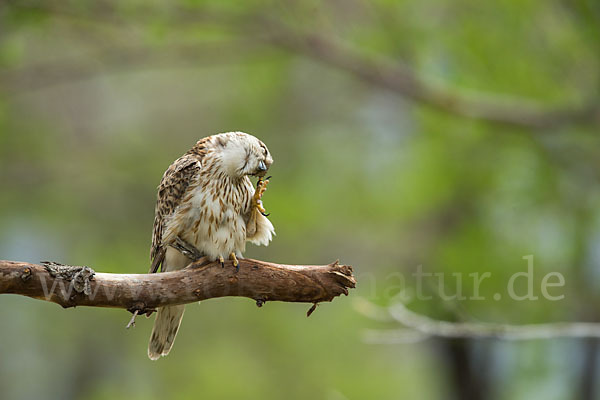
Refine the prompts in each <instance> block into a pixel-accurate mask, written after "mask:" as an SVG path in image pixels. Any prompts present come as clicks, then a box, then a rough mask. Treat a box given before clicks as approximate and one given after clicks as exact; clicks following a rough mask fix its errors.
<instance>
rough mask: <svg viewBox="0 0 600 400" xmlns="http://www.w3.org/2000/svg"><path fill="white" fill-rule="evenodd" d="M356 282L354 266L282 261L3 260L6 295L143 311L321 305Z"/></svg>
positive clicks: (0, 284)
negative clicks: (106, 264)
mask: <svg viewBox="0 0 600 400" xmlns="http://www.w3.org/2000/svg"><path fill="white" fill-rule="evenodd" d="M355 285H356V280H355V278H354V276H353V275H352V267H350V266H348V265H340V264H339V263H338V262H337V261H336V262H334V263H331V264H329V265H317V266H304V265H282V264H275V263H270V262H266V261H259V260H252V259H247V258H246V259H243V260H240V261H239V271H236V268H235V267H234V266H233V265H232V264H231V262H229V261H228V262H226V263H225V267H221V264H220V263H218V262H207V260H206V259H204V258H203V259H200V260H198V261H196V262H194V263H192V264H190V265H189V266H188V267H186V268H184V269H182V270H179V271H175V272H164V273H158V274H109V273H96V272H95V271H93V270H92V269H91V268H88V267H82V266H67V265H61V264H56V263H44V264H43V265H39V264H30V263H26V262H16V261H0V294H18V295H23V296H28V297H32V298H36V299H40V300H46V301H51V302H54V303H57V304H60V305H61V306H63V307H65V308H66V307H75V306H91V307H113V308H124V309H127V310H129V311H130V312H135V311H137V312H138V313H139V314H143V313H147V314H149V313H151V312H152V311H154V310H155V309H156V308H157V307H162V306H167V305H175V304H186V303H192V302H196V301H200V300H207V299H210V298H215V297H224V296H241V297H248V298H251V299H253V300H255V301H256V304H257V305H258V306H259V307H260V306H262V304H264V303H265V302H266V301H287V302H302V303H313V304H317V303H320V302H323V301H331V300H333V298H334V297H336V296H339V295H340V294H342V293H343V294H345V295H348V289H349V288H354V287H355Z"/></svg>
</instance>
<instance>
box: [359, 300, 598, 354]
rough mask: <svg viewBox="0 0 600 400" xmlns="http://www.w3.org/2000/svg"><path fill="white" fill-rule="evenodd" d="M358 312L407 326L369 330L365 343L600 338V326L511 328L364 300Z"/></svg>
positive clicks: (568, 324) (564, 324)
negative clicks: (436, 316)
mask: <svg viewBox="0 0 600 400" xmlns="http://www.w3.org/2000/svg"><path fill="white" fill-rule="evenodd" d="M356 308H357V310H358V311H359V312H360V313H362V314H364V315H367V316H369V317H371V318H373V319H376V320H378V321H383V320H385V319H386V318H385V317H386V316H387V317H388V318H389V319H388V320H391V321H395V322H399V323H400V324H402V325H403V326H404V328H401V329H393V330H387V331H386V330H370V331H367V332H366V334H365V340H366V341H367V342H370V343H385V344H390V343H413V342H416V341H419V340H425V339H428V338H430V337H443V338H452V339H456V338H470V339H486V338H487V339H501V340H534V339H555V338H565V337H569V338H600V323H593V322H555V323H547V324H527V325H509V324H496V323H489V322H449V321H440V320H436V319H433V318H430V317H427V316H425V315H421V314H418V313H415V312H414V311H411V310H409V309H408V308H407V307H406V306H405V305H404V304H403V303H401V302H399V303H396V304H394V305H393V306H391V307H389V308H386V309H383V308H382V307H378V306H376V305H374V304H372V303H370V302H368V301H366V300H364V299H361V300H358V301H357V302H356Z"/></svg>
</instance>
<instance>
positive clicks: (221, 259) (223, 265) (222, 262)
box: [219, 256, 225, 268]
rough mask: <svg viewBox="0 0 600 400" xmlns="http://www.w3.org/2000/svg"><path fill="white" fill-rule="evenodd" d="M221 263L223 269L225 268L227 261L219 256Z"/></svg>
mask: <svg viewBox="0 0 600 400" xmlns="http://www.w3.org/2000/svg"><path fill="white" fill-rule="evenodd" d="M219 262H220V263H221V268H225V259H224V258H223V256H219Z"/></svg>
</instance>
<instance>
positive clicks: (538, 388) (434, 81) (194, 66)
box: [0, 0, 600, 400]
mask: <svg viewBox="0 0 600 400" xmlns="http://www.w3.org/2000/svg"><path fill="white" fill-rule="evenodd" d="M599 88H600V3H598V2H597V1H594V0H496V1H475V0H452V1H449V0H426V1H423V0H397V1H390V0H367V1H358V0H347V1H346V0H344V1H328V2H318V1H304V0H302V1H301V0H295V1H289V2H277V1H267V2H262V1H246V2H227V1H225V2H222V1H193V0H188V1H167V0H152V1H138V0H124V1H116V0H115V1H105V0H101V1H87V0H85V1H84V0H73V1H67V0H61V1H50V0H48V1H27V0H22V1H18V0H15V1H3V2H1V3H0V183H1V187H0V258H2V259H9V260H20V261H32V262H38V261H40V260H47V259H50V260H54V261H58V262H63V263H68V264H75V265H88V266H91V267H93V268H95V269H96V270H97V271H103V272H122V273H126V272H128V273H143V272H146V271H147V269H148V266H149V255H148V253H149V246H150V236H151V230H152V222H153V213H154V202H155V195H156V194H155V193H156V186H157V185H158V182H159V180H160V177H161V175H162V173H163V171H164V170H165V169H166V167H167V166H168V165H169V164H170V163H171V162H172V161H173V160H174V159H175V158H177V157H179V156H180V155H181V154H182V153H184V152H185V151H186V150H187V149H188V148H189V147H191V146H192V145H193V144H194V143H195V142H196V141H197V140H198V139H200V138H201V137H204V136H207V135H210V134H213V133H218V132H224V131H232V130H242V131H246V132H249V133H252V134H254V135H256V136H258V137H259V138H261V139H262V140H263V141H264V142H265V143H266V144H267V145H268V146H269V148H270V151H271V153H272V154H273V156H274V158H275V163H274V165H273V167H272V170H271V173H272V175H273V178H272V180H271V184H270V187H269V190H268V192H267V193H266V195H265V199H264V200H265V204H266V206H267V208H268V210H269V211H270V212H271V213H272V214H271V220H272V221H273V223H274V225H275V227H276V230H277V237H276V238H275V240H274V241H273V242H272V244H271V245H270V246H269V247H268V248H258V247H255V246H249V248H248V251H247V255H248V256H250V257H253V258H261V259H265V260H272V261H278V262H282V263H297V264H324V263H329V262H331V261H334V260H335V259H338V258H339V259H340V260H341V262H343V263H346V264H351V265H353V266H354V267H355V272H356V276H357V278H358V282H359V284H358V288H357V289H356V290H353V291H352V292H351V294H350V296H349V297H342V298H338V299H336V300H334V301H333V302H332V303H327V304H322V305H321V306H320V307H319V308H318V309H317V310H316V312H315V313H314V314H313V315H312V316H311V317H310V318H308V319H307V318H306V311H307V309H308V307H309V305H306V304H287V303H267V304H266V305H265V306H264V307H263V308H260V309H259V308H257V307H256V306H255V305H254V303H253V302H252V301H251V300H249V299H240V298H224V299H216V300H210V301H206V302H203V303H202V304H199V305H198V304H192V305H189V306H188V308H187V312H186V318H185V319H184V322H183V325H182V329H181V331H180V333H179V336H178V339H177V342H176V344H175V347H174V350H173V351H172V353H171V354H170V355H169V356H168V357H167V358H164V359H161V360H160V361H158V362H151V361H149V360H148V358H147V356H146V346H147V341H148V337H149V334H150V330H151V326H152V320H147V319H144V318H140V319H138V323H137V326H136V327H135V329H130V330H126V329H125V325H126V323H127V322H128V320H129V317H130V315H129V314H128V313H126V312H124V311H122V310H110V309H97V308H77V309H69V310H62V309H61V308H60V307H58V306H56V305H55V304H50V303H45V302H41V301H34V300H31V299H27V298H24V297H17V296H1V297H0V321H1V323H0V397H1V398H3V399H33V398H43V399H120V398H126V399H129V400H133V399H144V400H148V399H159V398H173V399H187V398H192V397H194V398H205V399H234V398H235V399H240V398H241V399H282V398H286V399H307V398H311V399H331V400H338V399H339V400H342V399H349V400H354V399H403V398H404V399H545V400H548V399H597V398H600V387H599V385H598V380H599V378H600V372H599V371H598V367H599V366H598V363H599V361H600V360H599V349H600V347H599V342H598V341H597V340H592V339H587V340H585V339H583V340H582V339H568V338H565V339H554V340H545V341H524V342H502V341H498V340H492V339H487V340H471V339H461V340H442V339H428V340H418V341H415V342H408V343H407V342H406V341H405V342H403V341H401V340H398V341H394V340H381V342H378V341H377V340H373V335H371V336H369V335H368V333H369V332H371V333H373V330H376V331H377V332H382V333H383V336H382V337H388V339H389V338H390V337H392V339H393V336H389V335H387V333H389V332H393V331H394V330H395V329H396V328H399V327H400V326H399V324H397V323H394V322H383V321H375V320H373V319H372V318H369V317H368V316H365V315H364V313H360V312H358V310H357V306H356V304H357V303H356V301H357V300H358V299H366V300H368V301H370V302H373V303H375V304H378V305H380V306H387V305H390V304H392V303H393V302H394V301H397V297H396V295H398V293H400V292H403V291H408V292H410V290H411V289H414V287H413V286H414V284H415V282H414V280H413V279H411V276H412V275H411V274H413V273H414V271H415V270H416V269H417V268H418V267H419V266H422V268H423V270H424V271H427V272H431V273H445V280H444V283H443V285H441V286H440V285H439V284H438V280H437V278H431V279H429V280H428V281H427V284H426V289H425V290H426V291H427V294H428V295H431V297H432V298H431V299H430V300H421V301H419V300H418V299H417V300H414V301H412V302H410V304H408V306H409V307H410V308H411V309H412V310H415V311H418V312H420V313H422V314H424V315H428V316H430V317H432V318H437V319H444V320H449V321H490V322H499V323H511V324H524V323H542V322H553V321H598V320H600V308H599V307H598V306H599V300H600V299H599V293H600V290H599V289H600V273H599V272H600V269H599V263H600V247H599V246H598V243H599V241H600V212H599V210H600V192H599V189H598V182H599V176H600V140H599V136H600V124H599V120H600V118H599V115H600V112H599V103H598V99H599V94H600V93H599ZM526 255H533V256H534V257H535V274H534V278H533V284H534V288H535V294H536V295H538V296H539V295H540V292H539V287H540V283H541V280H542V278H543V276H544V274H546V273H548V272H560V273H561V274H563V276H564V277H565V285H564V287H562V288H553V289H552V294H556V295H564V299H562V300H560V301H548V300H546V299H544V298H542V297H540V299H539V300H537V301H515V300H511V299H510V298H508V297H507V296H503V297H502V299H501V300H494V298H493V294H495V293H506V285H507V282H508V281H509V279H510V277H511V276H512V275H513V274H515V273H517V272H522V271H525V270H526V262H525V261H524V260H523V259H522V257H523V256H526ZM474 272H479V273H484V272H490V273H491V274H492V276H491V278H490V279H487V280H486V281H485V283H483V284H482V285H481V289H480V294H481V296H483V297H485V300H477V301H475V300H468V299H467V300H460V301H459V300H448V299H444V296H443V295H444V294H449V293H453V291H455V289H456V288H455V280H454V279H455V278H454V277H453V276H452V275H451V274H452V273H461V274H463V275H462V276H464V277H465V279H464V280H463V281H462V290H463V291H464V293H466V294H467V295H468V294H469V293H472V290H473V287H472V286H473V283H472V280H471V279H467V277H468V274H469V273H474ZM525 286H526V285H525V283H524V282H522V281H520V284H519V286H518V290H520V292H519V293H522V291H523V290H525V289H526V287H525ZM440 290H444V292H443V293H440ZM403 293H406V292H403ZM386 335H387V336H386ZM369 337H370V338H371V339H370V340H369V339H368V338H369Z"/></svg>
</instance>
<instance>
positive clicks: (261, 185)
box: [252, 179, 269, 215]
mask: <svg viewBox="0 0 600 400" xmlns="http://www.w3.org/2000/svg"><path fill="white" fill-rule="evenodd" d="M268 183H269V180H268V179H266V180H264V181H263V180H262V179H259V180H258V182H257V183H256V191H255V192H254V196H253V197H252V205H253V206H254V207H256V209H257V210H258V211H259V212H260V213H261V214H262V215H267V214H266V212H267V210H265V208H264V207H263V205H262V200H261V199H262V196H263V194H265V191H266V190H267V184H268Z"/></svg>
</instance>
